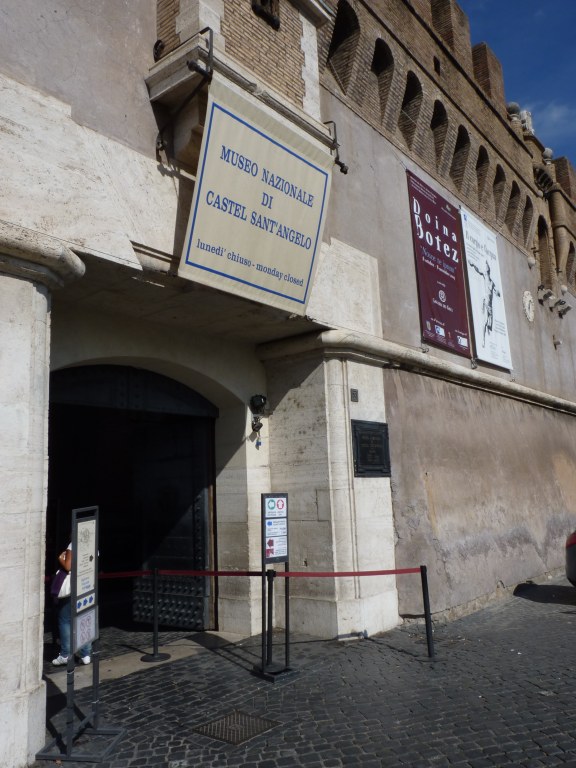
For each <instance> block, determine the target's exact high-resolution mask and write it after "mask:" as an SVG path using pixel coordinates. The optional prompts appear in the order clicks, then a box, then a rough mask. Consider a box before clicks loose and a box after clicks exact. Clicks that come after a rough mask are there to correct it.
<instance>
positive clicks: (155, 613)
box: [140, 568, 170, 661]
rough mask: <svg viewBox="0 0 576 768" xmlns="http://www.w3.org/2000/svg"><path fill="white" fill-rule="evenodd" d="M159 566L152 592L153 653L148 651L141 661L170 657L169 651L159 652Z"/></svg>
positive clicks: (155, 570) (162, 659)
mask: <svg viewBox="0 0 576 768" xmlns="http://www.w3.org/2000/svg"><path fill="white" fill-rule="evenodd" d="M158 576H159V573H158V568H154V576H153V579H154V581H153V587H152V589H153V593H152V611H153V621H154V627H153V640H152V642H153V649H154V650H153V653H146V654H145V655H144V656H142V657H141V659H140V661H166V659H169V658H170V654H169V653H158Z"/></svg>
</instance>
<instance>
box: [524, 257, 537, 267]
mask: <svg viewBox="0 0 576 768" xmlns="http://www.w3.org/2000/svg"><path fill="white" fill-rule="evenodd" d="M526 261H527V262H528V266H529V267H530V269H532V267H535V266H536V257H535V256H534V255H533V254H530V256H528V257H527V259H526Z"/></svg>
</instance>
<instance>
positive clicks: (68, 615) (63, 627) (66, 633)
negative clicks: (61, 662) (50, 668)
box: [58, 597, 92, 656]
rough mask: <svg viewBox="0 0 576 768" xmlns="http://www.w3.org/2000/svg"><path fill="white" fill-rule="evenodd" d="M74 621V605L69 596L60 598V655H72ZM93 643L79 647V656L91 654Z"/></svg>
mask: <svg viewBox="0 0 576 768" xmlns="http://www.w3.org/2000/svg"><path fill="white" fill-rule="evenodd" d="M71 623H72V606H71V600H70V598H69V597H65V598H63V599H61V600H58V634H59V635H60V655H61V656H70V635H71ZM91 653H92V643H88V644H87V645H83V646H82V648H79V649H78V656H90V654H91Z"/></svg>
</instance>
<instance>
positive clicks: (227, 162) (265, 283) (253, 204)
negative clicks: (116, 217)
mask: <svg viewBox="0 0 576 768" xmlns="http://www.w3.org/2000/svg"><path fill="white" fill-rule="evenodd" d="M333 163H334V160H333V157H332V155H331V154H330V150H329V148H328V147H327V146H325V145H323V144H321V143H320V142H319V141H315V140H314V139H313V138H312V136H310V135H308V134H306V133H305V132H304V131H301V130H300V129H298V128H297V127H296V126H295V125H293V124H291V123H288V122H287V121H286V122H283V121H282V120H281V118H280V116H279V115H278V114H277V113H275V112H274V111H273V110H272V109H269V108H268V107H266V106H265V105H264V104H262V103H261V102H259V101H257V100H256V99H254V98H251V97H249V96H248V95H247V94H245V93H244V92H242V91H240V90H239V89H238V90H236V89H234V88H232V87H231V85H230V84H228V83H227V84H224V83H223V82H222V81H221V80H218V79H217V77H215V79H214V80H213V81H212V84H211V86H210V94H209V99H208V108H207V113H206V122H205V128H204V135H203V139H202V149H201V153H200V160H199V164H198V174H197V178H196V185H195V188H194V196H193V199H192V210H191V213H190V219H189V223H188V231H187V235H186V240H185V245H184V251H183V254H182V258H181V262H180V267H179V270H178V274H179V275H180V276H182V277H185V278H188V279H190V280H194V281H196V282H200V283H203V284H205V285H210V286H212V287H215V288H219V289H221V290H224V291H227V292H230V293H235V294H238V295H241V296H244V297H246V298H249V299H252V300H254V301H258V302H260V303H263V304H269V305H272V306H275V307H279V308H281V309H286V310H288V311H290V312H292V313H296V314H304V313H305V310H306V304H307V301H308V299H309V296H310V290H311V287H312V283H313V278H314V273H315V270H316V262H317V255H318V252H319V249H320V246H321V243H322V231H323V227H324V219H325V215H326V208H327V204H328V196H329V192H330V181H331V169H332V166H333Z"/></svg>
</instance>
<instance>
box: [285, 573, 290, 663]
mask: <svg viewBox="0 0 576 768" xmlns="http://www.w3.org/2000/svg"><path fill="white" fill-rule="evenodd" d="M284 570H285V571H290V565H289V563H288V560H286V563H285V564H284ZM284 627H285V630H284V663H285V665H286V669H290V578H289V577H288V576H286V577H285V579H284Z"/></svg>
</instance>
